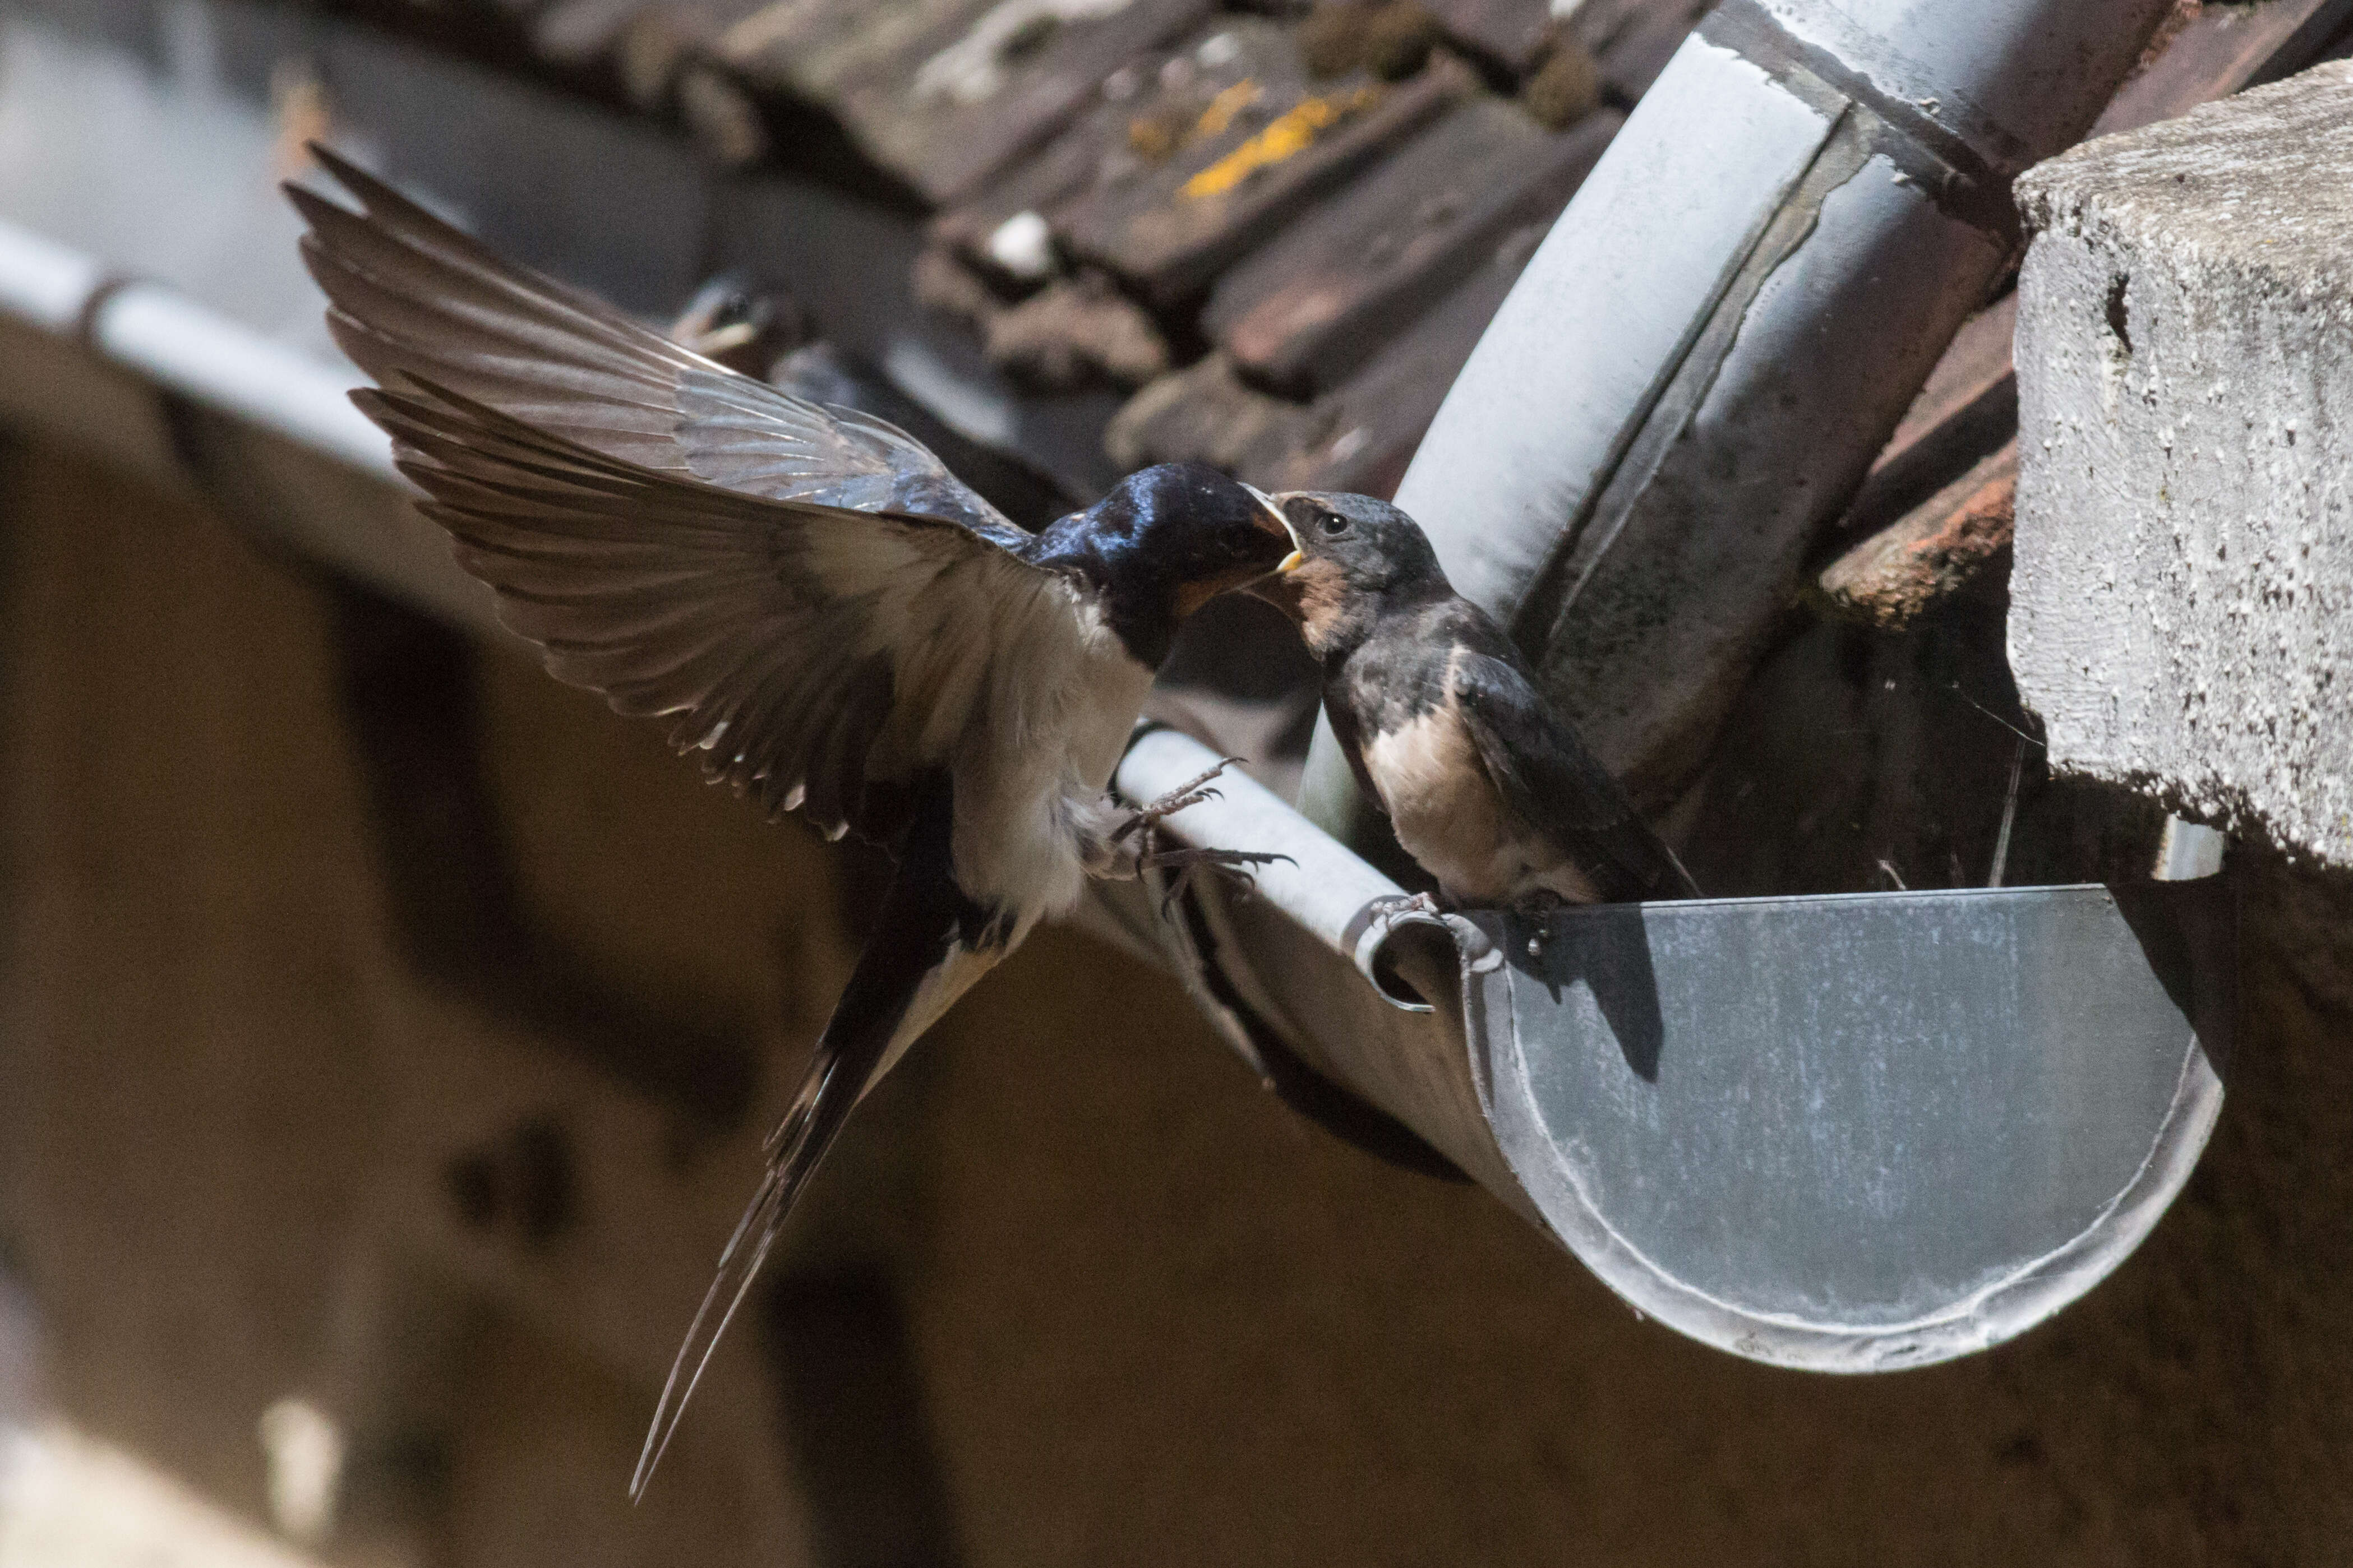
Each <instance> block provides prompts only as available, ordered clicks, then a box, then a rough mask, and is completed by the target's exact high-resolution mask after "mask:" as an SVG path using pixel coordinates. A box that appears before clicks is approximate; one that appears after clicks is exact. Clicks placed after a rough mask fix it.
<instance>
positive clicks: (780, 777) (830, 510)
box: [353, 381, 1086, 844]
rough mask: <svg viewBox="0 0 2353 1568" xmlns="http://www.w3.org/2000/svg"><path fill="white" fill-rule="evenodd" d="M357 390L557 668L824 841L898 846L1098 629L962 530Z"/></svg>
mask: <svg viewBox="0 0 2353 1568" xmlns="http://www.w3.org/2000/svg"><path fill="white" fill-rule="evenodd" d="M395 384H396V387H397V386H400V385H401V383H399V382H397V381H396V383H395ZM353 398H354V400H355V401H357V402H358V403H359V405H360V406H361V407H362V408H363V409H364V410H365V411H366V413H367V414H368V416H370V417H371V418H373V419H374V420H375V422H376V423H377V424H378V425H380V426H383V427H384V428H385V430H386V431H388V432H389V433H390V434H391V436H392V437H393V440H394V443H395V451H396V456H397V459H398V461H399V464H400V467H401V470H402V472H404V473H406V475H407V476H408V477H409V478H410V479H414V480H415V481H416V482H417V485H418V486H419V487H420V488H421V489H424V490H425V492H426V494H427V497H429V498H430V499H429V500H427V501H426V502H425V503H424V510H425V511H426V512H427V514H428V515H429V516H431V517H432V518H434V519H435V520H436V521H438V522H440V523H441V524H442V525H443V526H444V527H446V528H448V530H449V531H450V532H451V533H452V534H453V535H455V536H456V538H457V541H458V559H459V563H461V564H462V565H464V566H465V568H466V569H467V571H469V572H470V573H471V574H474V575H475V576H477V577H480V579H482V580H483V581H484V582H486V583H488V584H491V587H492V588H493V589H495V590H496V591H497V593H498V607H499V616H500V618H501V620H502V621H503V622H505V624H506V625H507V626H510V627H512V629H513V630H515V631H516V632H518V633H520V634H522V636H523V637H528V638H529V639H531V640H532V641H533V642H535V643H537V644H538V645H539V646H540V647H541V648H542V649H543V650H544V653H545V659H546V664H547V668H548V669H549V670H550V671H551V672H552V673H553V674H554V675H555V676H556V678H557V679H562V680H565V681H568V682H570V683H571V684H572V685H575V686H585V687H587V688H589V689H593V690H596V691H600V692H602V693H604V694H605V696H606V698H607V700H609V701H610V702H611V703H612V705H613V706H614V707H615V708H616V709H617V710H619V711H621V712H623V713H628V714H638V715H646V716H667V717H670V718H671V719H672V721H673V727H672V729H671V731H670V739H671V741H672V742H673V743H674V744H676V745H677V746H678V747H679V748H680V749H681V750H695V749H700V750H702V752H705V753H706V760H705V763H704V766H705V771H706V772H708V773H710V774H711V775H712V776H713V777H715V778H724V779H727V780H728V781H730V782H731V783H733V784H735V785H736V786H737V787H738V788H739V789H742V790H744V791H745V792H747V793H749V794H752V795H756V796H757V797H758V798H759V800H760V801H761V803H762V804H763V805H765V807H766V808H767V809H768V810H769V811H771V812H772V813H780V812H786V811H793V810H801V811H804V812H806V814H807V816H808V817H809V819H810V820H811V821H812V822H814V823H816V824H817V825H818V826H819V827H821V828H823V829H824V830H825V831H826V832H827V833H828V834H829V835H833V836H837V837H838V836H839V834H840V833H841V832H843V831H844V830H845V829H854V830H855V831H857V832H858V833H859V834H860V836H861V837H867V838H870V839H872V840H873V841H875V842H877V843H881V844H890V843H892V842H893V841H894V840H895V839H896V837H898V835H899V834H900V833H901V832H902V830H903V828H904V826H905V824H906V822H907V821H908V819H909V813H910V811H911V810H912V807H913V789H914V787H915V784H916V782H917V781H918V779H919V778H920V777H921V775H922V774H923V773H925V772H926V771H928V770H930V769H933V768H935V767H938V766H940V765H942V764H943V763H944V762H945V760H946V758H947V757H948V755H949V753H950V752H951V751H952V749H953V748H954V746H955V742H957V740H958V739H959V738H961V737H962V736H963V735H964V734H965V732H966V731H968V730H969V729H971V728H972V727H974V726H976V725H978V726H987V725H988V724H990V723H992V722H994V721H993V720H992V719H991V718H990V717H989V716H988V715H987V714H985V713H983V712H982V711H980V709H981V707H982V705H984V704H985V703H987V702H988V701H990V700H994V699H995V698H997V696H1000V695H1001V694H1002V692H1003V689H1004V688H1005V687H1006V686H1007V685H1008V682H1010V681H1012V680H1015V679H1018V674H1019V672H1020V671H1021V670H1022V669H1023V668H1026V667H1028V666H1029V665H1031V664H1033V663H1039V664H1046V665H1050V664H1052V663H1053V662H1055V661H1056V660H1057V658H1058V657H1059V655H1060V650H1061V647H1062V645H1064V644H1066V643H1071V642H1075V641H1077V640H1079V639H1081V638H1082V637H1084V636H1085V635H1086V628H1085V626H1083V625H1082V623H1081V621H1080V618H1079V613H1078V609H1077V606H1076V604H1075V602H1074V601H1073V600H1072V599H1071V595H1070V592H1069V590H1068V587H1067V585H1066V584H1064V583H1063V581H1062V580H1061V579H1060V578H1059V577H1058V576H1056V575H1055V574H1051V573H1050V572H1047V571H1044V570H1042V569H1040V568H1039V567H1036V566H1033V565H1031V564H1030V563H1029V562H1027V561H1025V560H1023V559H1022V558H1021V557H1020V556H1018V555H1017V554H1015V553H1014V552H1011V551H1008V550H1007V549H1005V548H1003V547H1001V546H999V545H998V544H997V543H995V542H992V541H991V540H989V539H988V538H986V537H984V536H982V535H980V534H978V533H976V532H974V531H971V530H969V529H967V528H965V527H964V526H962V525H961V524H959V523H955V522H949V521H941V520H938V519H935V518H925V517H916V516H911V515H905V514H893V513H875V512H864V511H853V510H847V509H845V508H840V507H832V506H823V505H819V504H817V503H815V502H811V501H806V500H767V499H764V498H761V497H757V496H751V495H746V494H744V493H742V492H740V491H736V490H730V489H722V488H720V487H719V486H716V485H713V484H710V483H706V482H704V481H702V480H701V479H694V478H691V477H690V476H685V475H679V474H674V473H664V472H660V471H659V470H655V469H650V468H642V467H640V466H638V465H637V464H635V463H632V462H629V461H628V460H626V459H623V458H611V457H606V456H603V455H601V454H599V453H597V452H595V451H592V450H590V449H589V448H588V447H585V446H582V445H579V444H577V443H575V442H573V441H571V440H569V439H566V438H565V437H559V436H554V435H551V434H549V433H547V432H544V431H541V430H537V429H534V428H533V427H532V426H528V425H525V424H523V423H522V422H521V421H520V420H516V419H512V418H510V417H508V416H506V415H504V414H502V413H501V412H499V411H498V410H496V409H493V408H490V407H488V406H486V405H482V404H480V403H476V402H474V401H473V400H472V399H470V398H466V397H461V396H459V395H458V394H456V393H454V392H451V391H449V390H448V389H447V388H443V387H440V386H438V385H437V384H433V383H431V382H426V381H416V382H411V383H408V384H406V390H395V391H384V392H365V391H364V392H359V393H355V394H353ZM1023 537H1024V538H1026V537H1027V536H1026V535H1024V536H1023Z"/></svg>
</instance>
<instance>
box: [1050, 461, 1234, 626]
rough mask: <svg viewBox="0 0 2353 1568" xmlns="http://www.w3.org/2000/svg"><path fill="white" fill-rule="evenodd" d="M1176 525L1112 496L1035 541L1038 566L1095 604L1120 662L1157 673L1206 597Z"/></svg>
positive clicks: (1206, 587) (1207, 587)
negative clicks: (1124, 657) (1066, 579)
mask: <svg viewBox="0 0 2353 1568" xmlns="http://www.w3.org/2000/svg"><path fill="white" fill-rule="evenodd" d="M1183 532H1184V530H1183V528H1182V526H1181V524H1180V523H1176V522H1175V521H1174V520H1171V519H1168V518H1166V517H1163V516H1161V515H1159V513H1158V510H1157V509H1155V508H1154V507H1153V506H1152V505H1151V504H1150V498H1149V497H1146V498H1144V499H1143V500H1140V501H1139V500H1138V499H1137V498H1134V497H1132V496H1130V495H1128V494H1126V493H1125V492H1124V491H1117V490H1114V491H1113V493H1112V494H1111V495H1109V496H1106V497H1105V498H1103V500H1100V501H1098V502H1096V503H1095V504H1094V505H1093V506H1092V507H1089V508H1088V509H1087V510H1084V511H1076V512H1072V513H1071V515H1070V516H1068V517H1065V518H1062V519H1061V520H1060V521H1057V522H1054V523H1052V524H1050V525H1049V526H1048V527H1047V529H1046V531H1044V532H1043V533H1041V534H1040V535H1039V540H1038V552H1037V558H1038V561H1039V564H1040V565H1043V566H1048V567H1051V568H1054V569H1057V570H1060V571H1062V572H1066V573H1068V574H1070V575H1071V576H1072V577H1074V578H1076V579H1077V580H1078V581H1079V583H1080V584H1081V585H1082V589H1083V590H1085V591H1086V592H1088V593H1090V594H1092V595H1093V596H1094V598H1095V600H1096V601H1097V603H1099V604H1100V605H1102V606H1103V621H1104V624H1105V625H1107V626H1110V628H1111V630H1112V633H1113V636H1115V637H1118V638H1119V640H1120V645H1121V646H1122V647H1124V648H1126V649H1127V653H1128V657H1129V658H1133V659H1134V660H1135V661H1136V662H1137V663H1138V664H1141V665H1143V666H1144V667H1145V668H1146V669H1158V668H1160V666H1161V665H1162V664H1163V663H1164V662H1165V661H1166V659H1167V658H1168V651H1169V648H1170V647H1172V646H1173V645H1174V644H1175V642H1176V628H1177V627H1178V626H1181V625H1182V624H1183V623H1184V620H1185V617H1186V616H1189V615H1191V614H1192V613H1193V611H1194V610H1196V609H1198V608H1199V607H1200V605H1201V603H1202V602H1203V601H1204V600H1206V599H1208V597H1210V596H1211V595H1213V594H1215V593H1217V592H1219V590H1221V589H1223V588H1227V587H1232V586H1235V585H1237V584H1233V583H1219V584H1215V585H1211V584H1206V583H1202V582H1198V581H1196V580H1194V576H1193V574H1192V573H1191V572H1190V570H1189V568H1191V567H1192V566H1193V565H1194V564H1195V563H1193V562H1192V561H1191V559H1190V555H1191V552H1189V551H1187V549H1185V548H1184V546H1185V544H1186V541H1185V540H1184V538H1183V537H1182V535H1183Z"/></svg>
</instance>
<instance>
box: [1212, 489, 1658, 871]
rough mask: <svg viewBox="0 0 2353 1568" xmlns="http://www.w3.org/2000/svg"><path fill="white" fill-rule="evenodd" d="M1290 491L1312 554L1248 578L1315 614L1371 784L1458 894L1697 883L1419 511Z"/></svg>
mask: <svg viewBox="0 0 2353 1568" xmlns="http://www.w3.org/2000/svg"><path fill="white" fill-rule="evenodd" d="M1274 500H1275V504H1276V505H1278V506H1280V507H1281V508H1282V511H1283V515H1284V517H1285V519H1286V520H1287V521H1289V522H1290V524H1291V528H1292V532H1293V534H1294V535H1295V536H1296V537H1297V538H1298V540H1299V551H1298V552H1297V553H1296V554H1295V555H1293V556H1292V557H1290V558H1288V559H1286V560H1285V561H1284V563H1283V564H1282V568H1281V571H1280V573H1279V574H1278V575H1277V576H1276V577H1274V578H1273V579H1271V581H1270V582H1269V583H1267V584H1261V585H1259V586H1255V587H1253V588H1252V589H1251V590H1250V591H1251V592H1252V593H1253V594H1255V595H1259V596H1260V597H1262V598H1265V599H1268V600H1271V602H1273V603H1274V604H1275V605H1278V606H1279V607H1281V608H1282V609H1283V610H1284V611H1285V612H1286V613H1288V614H1290V615H1291V616H1293V617H1294V618H1296V619H1297V620H1298V622H1299V623H1300V632H1301V635H1302V636H1303V637H1304V638H1305V639H1306V643H1307V647H1308V651H1309V652H1311V653H1313V654H1314V656H1315V657H1316V658H1317V659H1319V660H1320V661H1321V662H1322V664H1323V667H1324V711H1325V713H1326V714H1327V715H1329V717H1330V719H1331V721H1332V732H1333V734H1334V736H1335V737H1336V738H1337V739H1338V741H1339V742H1340V749H1341V751H1342V752H1344V753H1345V755H1346V757H1347V759H1348V765H1349V767H1350V768H1351V769H1353V770H1354V771H1355V773H1356V783H1357V784H1358V785H1359V786H1360V787H1361V788H1362V789H1363V790H1364V792H1365V795H1366V798H1367V799H1369V800H1372V801H1375V802H1377V803H1378V804H1379V805H1380V807H1381V809H1382V810H1383V811H1384V812H1386V813H1387V814H1388V818H1389V822H1390V824H1391V826H1394V827H1395V828H1396V830H1397V836H1398V843H1399V844H1401V845H1403V846H1404V847H1405V849H1406V852H1407V853H1408V854H1409V855H1411V856H1412V857H1413V858H1414V859H1415V860H1416V861H1418V862H1419V863H1420V865H1421V868H1422V869H1424V870H1426V871H1428V872H1429V873H1430V875H1431V876H1433V877H1435V878H1437V879H1438V885H1439V889H1440V891H1441V892H1442V893H1443V894H1444V896H1445V898H1446V899H1447V900H1448V901H1450V902H1451V903H1452V904H1454V905H1456V906H1457V907H1465V906H1468V907H1484V908H1495V907H1501V906H1513V907H1517V908H1521V909H1524V910H1528V909H1534V908H1540V907H1542V906H1544V905H1546V904H1548V903H1551V902H1553V901H1555V900H1559V901H1566V902H1569V903H1612V904H1614V903H1631V902H1636V901H1639V900H1645V899H1678V898H1697V897H1698V896H1699V889H1698V888H1696V887H1695V886H1694V885H1693V882H1692V879H1691V877H1690V876H1689V874H1687V873H1686V872H1685V871H1684V870H1683V867H1682V865H1681V864H1680V863H1678V862H1677V861H1676V859H1675V858H1674V855H1673V853H1672V851H1670V850H1669V849H1668V848H1667V847H1666V846H1665V845H1664V844H1662V843H1661V842H1660V841H1659V837H1658V835H1656V834H1654V833H1652V832H1651V829H1650V828H1649V826H1646V825H1645V824H1644V823H1643V821H1642V819H1641V817H1640V816H1636V815H1635V812H1634V808H1633V806H1632V805H1631V804H1630V802H1629V801H1628V800H1627V799H1626V795H1625V792H1624V791H1622V790H1620V788H1619V787H1618V784H1617V781H1616V780H1615V779H1613V778H1611V777H1610V776H1609V770H1607V769H1605V768H1604V767H1602V765H1601V764H1600V763H1599V762H1597V761H1596V760H1595V759H1594V756H1593V754H1592V753H1591V752H1588V751H1587V750H1586V749H1585V744H1584V742H1581V741H1579V740H1578V739H1577V733H1576V731H1573V730H1571V729H1570V728H1569V727H1568V725H1567V723H1565V722H1564V721H1562V720H1561V718H1560V717H1559V715H1557V714H1556V713H1555V712H1554V711H1553V710H1552V708H1551V706H1550V704H1548V703H1547V702H1546V700H1545V699H1544V696H1543V693H1542V692H1540V691H1539V690H1538V689H1536V685H1535V681H1534V680H1533V679H1530V678H1529V676H1528V673H1527V670H1526V668H1525V667H1524V666H1523V665H1522V664H1521V662H1520V657H1519V652H1518V650H1517V649H1516V648H1515V647H1514V646H1513V644H1512V640H1511V638H1510V637H1506V636H1505V635H1504V629H1503V627H1501V626H1497V625H1496V624H1495V622H1494V621H1493V618H1492V617H1490V616H1488V615H1487V613H1486V612H1485V611H1483V610H1482V609H1480V608H1479V607H1478V606H1477V605H1473V604H1472V603H1471V602H1470V601H1469V600H1467V599H1464V598H1462V597H1461V596H1460V595H1457V594H1456V593H1455V592H1454V589H1453V586H1452V585H1451V584H1449V583H1448V582H1447V580H1446V574H1445V573H1444V572H1443V571H1441V570H1440V567H1439V564H1438V555H1437V552H1435V551H1433V550H1432V549H1431V548H1430V541H1429V539H1428V538H1427V537H1426V536H1425V535H1424V534H1423V533H1422V531H1421V529H1420V526H1419V524H1417V523H1416V522H1415V521H1413V519H1411V518H1409V517H1408V516H1406V514H1405V513H1403V512H1401V511H1399V510H1398V509H1397V508H1395V507H1393V506H1391V505H1389V504H1388V502H1387V501H1381V500H1374V499H1373V498H1371V497H1370V496H1358V495H1327V494H1317V493H1314V492H1310V491H1293V492H1291V493H1288V494H1284V495H1278V496H1276V497H1275V498H1274Z"/></svg>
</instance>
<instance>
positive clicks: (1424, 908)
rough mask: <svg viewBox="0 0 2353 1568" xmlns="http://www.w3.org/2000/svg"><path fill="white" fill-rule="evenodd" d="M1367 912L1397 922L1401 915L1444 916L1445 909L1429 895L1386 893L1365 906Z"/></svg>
mask: <svg viewBox="0 0 2353 1568" xmlns="http://www.w3.org/2000/svg"><path fill="white" fill-rule="evenodd" d="M1365 911H1366V913H1367V914H1370V915H1372V916H1374V917H1376V918H1378V919H1386V920H1395V919H1397V917H1398V916H1399V915H1406V914H1421V915H1442V914H1444V913H1445V912H1446V910H1445V909H1444V908H1443V907H1442V906H1441V905H1440V903H1439V901H1438V900H1436V899H1435V898H1432V897H1431V896H1430V894H1428V893H1386V894H1383V895H1382V896H1381V897H1379V898H1377V899H1375V900H1373V901H1372V902H1371V903H1369V904H1366V906H1365Z"/></svg>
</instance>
